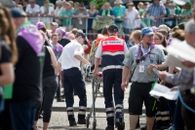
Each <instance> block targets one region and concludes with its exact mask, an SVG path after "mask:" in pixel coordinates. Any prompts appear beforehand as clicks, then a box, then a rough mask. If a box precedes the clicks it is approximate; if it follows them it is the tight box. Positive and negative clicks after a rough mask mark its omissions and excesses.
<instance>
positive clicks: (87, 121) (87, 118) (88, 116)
mask: <svg viewBox="0 0 195 130" xmlns="http://www.w3.org/2000/svg"><path fill="white" fill-rule="evenodd" d="M89 119H90V114H88V115H87V117H86V126H87V128H89V124H90V121H89Z"/></svg>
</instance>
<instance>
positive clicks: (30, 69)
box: [10, 9, 44, 130]
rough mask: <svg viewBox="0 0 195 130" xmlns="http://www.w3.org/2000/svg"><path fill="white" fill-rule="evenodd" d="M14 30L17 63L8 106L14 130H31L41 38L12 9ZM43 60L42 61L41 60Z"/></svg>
mask: <svg viewBox="0 0 195 130" xmlns="http://www.w3.org/2000/svg"><path fill="white" fill-rule="evenodd" d="M11 15H12V18H13V21H14V24H15V27H16V30H17V37H16V44H17V47H18V57H19V58H18V62H17V63H16V65H15V77H16V78H15V81H14V84H13V98H12V102H11V104H10V111H11V119H12V120H11V125H13V130H32V127H33V121H34V117H35V112H36V108H37V104H40V102H41V99H42V97H41V95H42V88H41V85H40V84H41V65H42V64H43V63H42V62H41V61H42V60H43V58H44V57H43V54H44V53H43V52H42V48H43V43H44V41H43V37H42V35H41V33H40V32H39V30H38V29H37V28H36V26H34V25H32V24H31V23H30V22H28V19H27V18H26V17H25V13H24V12H22V11H21V10H18V9H11ZM41 59H42V60H41Z"/></svg>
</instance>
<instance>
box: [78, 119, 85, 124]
mask: <svg viewBox="0 0 195 130" xmlns="http://www.w3.org/2000/svg"><path fill="white" fill-rule="evenodd" d="M77 124H86V119H78V122H77Z"/></svg>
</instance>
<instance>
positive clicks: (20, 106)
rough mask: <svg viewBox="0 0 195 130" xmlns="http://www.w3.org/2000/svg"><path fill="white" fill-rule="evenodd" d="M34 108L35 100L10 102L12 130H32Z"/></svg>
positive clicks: (35, 105)
mask: <svg viewBox="0 0 195 130" xmlns="http://www.w3.org/2000/svg"><path fill="white" fill-rule="evenodd" d="M36 108H37V102H36V101H23V102H14V103H11V121H12V126H13V130H33V124H34V119H35V113H36Z"/></svg>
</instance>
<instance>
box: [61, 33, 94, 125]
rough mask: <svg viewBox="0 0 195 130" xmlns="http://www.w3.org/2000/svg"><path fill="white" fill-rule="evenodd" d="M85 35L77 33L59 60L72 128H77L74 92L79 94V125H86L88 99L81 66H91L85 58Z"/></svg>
mask: <svg viewBox="0 0 195 130" xmlns="http://www.w3.org/2000/svg"><path fill="white" fill-rule="evenodd" d="M85 37H86V36H85V34H84V33H83V32H77V33H76V36H75V40H72V41H71V42H70V43H69V44H67V45H66V46H65V47H64V48H63V51H62V54H61V56H60V58H59V60H58V61H59V62H60V64H61V68H62V70H63V79H64V95H65V99H66V111H67V115H68V121H69V125H70V126H76V121H75V117H74V109H73V104H74V91H75V92H76V93H77V95H78V97H79V99H80V101H79V113H78V122H77V123H78V124H85V123H86V120H85V114H86V110H87V108H86V107H87V97H86V89H85V83H84V81H83V77H82V73H81V68H80V64H81V63H83V64H86V65H90V63H89V61H88V60H86V59H85V58H84V56H83V55H84V49H83V46H82V45H83V43H84V41H85Z"/></svg>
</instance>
